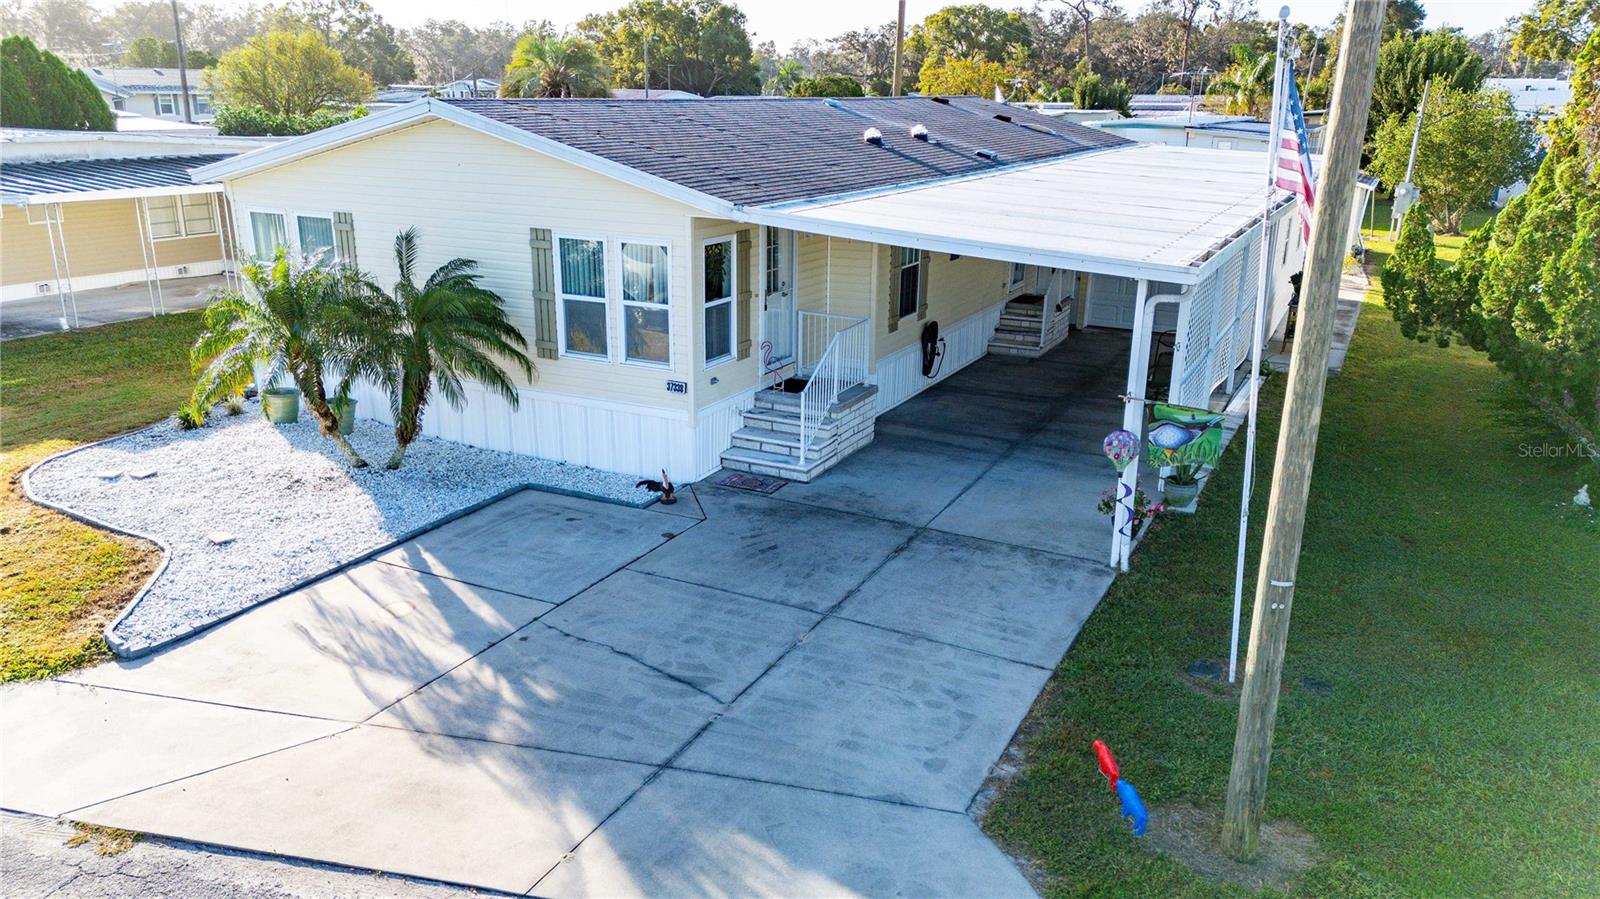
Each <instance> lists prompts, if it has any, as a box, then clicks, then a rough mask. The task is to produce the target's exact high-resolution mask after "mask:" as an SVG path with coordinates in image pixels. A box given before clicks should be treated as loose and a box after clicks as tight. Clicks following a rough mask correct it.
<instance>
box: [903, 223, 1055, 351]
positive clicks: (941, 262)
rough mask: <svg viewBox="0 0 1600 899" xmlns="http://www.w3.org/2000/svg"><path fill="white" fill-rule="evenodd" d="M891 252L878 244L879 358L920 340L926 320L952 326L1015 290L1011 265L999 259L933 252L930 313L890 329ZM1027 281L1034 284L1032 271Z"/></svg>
mask: <svg viewBox="0 0 1600 899" xmlns="http://www.w3.org/2000/svg"><path fill="white" fill-rule="evenodd" d="M889 253H890V248H889V247H886V246H879V247H878V256H879V266H878V268H879V272H878V276H877V282H878V290H879V291H880V292H881V293H880V295H881V296H883V297H885V299H884V304H885V305H884V308H882V309H876V311H875V313H874V315H873V333H874V334H875V335H876V350H875V357H874V358H875V359H882V358H883V357H885V356H887V355H889V354H890V353H893V352H895V351H896V350H900V349H903V348H905V347H908V346H910V345H912V344H914V343H916V342H917V339H918V338H919V337H920V335H921V334H922V327H923V325H924V323H925V322H929V321H937V322H938V323H939V326H940V328H941V329H946V328H949V326H951V325H954V324H955V323H956V322H959V321H961V320H962V319H964V318H966V317H968V316H970V315H973V314H975V313H977V312H980V311H982V310H984V309H987V308H989V307H990V306H993V305H995V304H996V303H999V302H1001V301H1002V300H1005V299H1006V298H1007V297H1008V296H1010V295H1011V293H1012V291H1011V290H1010V289H1009V288H1008V286H1007V282H1008V281H1009V279H1010V274H1011V264H1010V263H1008V262H998V261H995V260H993V259H979V258H977V257H974V256H962V257H961V258H959V259H956V260H954V261H952V260H951V259H950V254H948V253H929V254H928V256H929V264H928V271H927V273H926V274H927V278H928V316H927V318H926V319H923V320H922V321H919V320H917V318H916V317H915V316H910V317H907V318H903V319H901V320H900V327H899V328H898V329H896V330H895V331H892V332H891V331H890V330H889V328H888V320H887V314H888V311H889V310H888V308H887V305H886V304H887V303H888V299H887V296H888V293H887V292H888V290H889V258H890V257H889ZM1024 283H1025V284H1031V283H1032V273H1031V272H1030V275H1029V279H1028V280H1026V281H1025V282H1024Z"/></svg>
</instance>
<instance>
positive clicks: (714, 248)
mask: <svg viewBox="0 0 1600 899" xmlns="http://www.w3.org/2000/svg"><path fill="white" fill-rule="evenodd" d="M734 255H735V254H734V245H733V238H732V237H731V236H730V237H721V238H718V239H716V240H710V241H707V242H706V245H705V276H706V364H707V365H711V364H714V363H717V362H722V361H724V360H726V359H731V358H733V328H734V322H733V316H734V312H733V297H734V294H735V293H736V292H737V291H738V289H739V288H738V284H737V283H736V282H737V280H738V278H737V275H736V272H735V268H736V266H735V260H734Z"/></svg>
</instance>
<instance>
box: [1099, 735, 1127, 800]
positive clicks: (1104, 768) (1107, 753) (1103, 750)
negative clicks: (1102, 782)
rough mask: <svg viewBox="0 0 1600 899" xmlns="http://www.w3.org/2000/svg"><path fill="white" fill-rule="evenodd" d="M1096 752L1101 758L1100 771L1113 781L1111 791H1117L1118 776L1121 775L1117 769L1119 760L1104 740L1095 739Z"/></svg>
mask: <svg viewBox="0 0 1600 899" xmlns="http://www.w3.org/2000/svg"><path fill="white" fill-rule="evenodd" d="M1094 754H1095V757H1097V758H1099V759H1100V773H1101V774H1104V775H1105V776H1106V780H1109V781H1111V792H1113V793H1115V792H1116V791H1117V778H1118V777H1120V776H1121V772H1120V771H1118V770H1117V760H1116V759H1115V758H1114V757H1112V755H1111V747H1109V746H1107V745H1106V744H1105V741H1103V740H1096V741H1094Z"/></svg>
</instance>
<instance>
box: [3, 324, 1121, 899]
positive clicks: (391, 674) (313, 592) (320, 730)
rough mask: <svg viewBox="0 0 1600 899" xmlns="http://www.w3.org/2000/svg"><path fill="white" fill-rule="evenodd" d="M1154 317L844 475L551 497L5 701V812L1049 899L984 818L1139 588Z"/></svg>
mask: <svg viewBox="0 0 1600 899" xmlns="http://www.w3.org/2000/svg"><path fill="white" fill-rule="evenodd" d="M1123 340H1125V338H1119V337H1117V336H1115V335H1107V334H1103V333H1092V334H1089V335H1084V336H1075V337H1074V338H1073V339H1072V340H1070V341H1069V342H1068V344H1067V345H1066V346H1065V347H1063V348H1061V349H1059V350H1057V351H1056V352H1055V353H1053V354H1051V356H1049V357H1047V358H1046V359H1043V360H1037V361H1033V362H1025V363H1024V362H1015V361H1011V360H1000V359H993V358H991V359H985V360H983V361H980V362H979V363H977V364H975V365H973V366H972V367H970V368H969V369H967V370H966V371H963V372H961V373H959V374H957V375H956V376H954V377H952V378H951V379H950V380H949V381H948V382H946V383H945V384H944V385H942V386H940V387H939V388H937V389H935V390H932V391H929V392H928V393H926V394H924V395H923V396H921V397H920V398H918V399H915V400H913V401H911V402H909V403H907V404H905V405H904V406H902V407H901V408H900V409H897V410H896V411H895V412H893V413H891V414H889V415H887V416H885V417H883V418H882V419H880V421H879V423H878V431H879V436H878V438H877V440H876V441H875V442H874V443H873V444H872V445H871V446H869V447H867V448H866V449H865V450H863V451H862V452H860V453H859V454H857V455H856V456H854V457H852V458H851V459H849V460H847V461H846V462H844V463H842V464H841V465H839V466H838V467H837V468H835V469H834V470H833V471H832V472H830V473H829V474H828V475H827V476H825V477H823V478H822V479H820V480H818V481H817V482H815V483H813V484H809V485H800V484H790V485H787V486H785V487H784V488H782V489H781V490H779V491H778V492H777V493H776V494H774V495H772V496H762V495H758V494H753V493H746V492H741V491H735V490H729V489H726V488H720V487H716V486H713V485H711V484H710V483H709V482H702V483H701V484H699V485H695V486H694V488H692V489H691V490H686V491H684V496H683V501H682V502H680V503H679V504H677V505H676V506H674V507H662V506H656V507H652V508H651V509H647V510H635V509H628V508H623V507H620V506H613V505H607V504H603V503H599V502H593V501H589V500H583V499H574V498H570V497H564V496H556V495H552V494H545V493H538V492H533V491H525V492H523V493H520V494H517V495H514V496H512V497H510V498H508V499H506V500H503V501H501V502H500V503H497V504H496V505H494V506H491V507H488V508H486V509H483V510H481V511H479V512H476V513H474V514H472V515H469V516H467V517H464V518H462V519H458V520H456V521H454V522H451V523H449V524H447V525H444V526H443V527H440V528H438V529H436V530H434V531H431V532H429V533H427V534H424V535H422V536H420V537H418V538H417V539H415V540H413V541H411V542H409V543H406V544H403V545H401V546H399V547H397V548H395V549H394V550H392V551H390V552H388V553H385V554H383V555H381V556H379V557H378V558H377V559H375V560H372V561H369V562H367V563H365V564H362V565H360V566H357V567H356V568H353V569H351V570H349V571H347V572H344V573H341V574H338V575H336V576H333V577H330V578H328V579H325V580H324V581H322V582H319V583H318V584H316V585H313V586H312V587H310V588H307V589H305V590H302V591H299V592H297V593H295V594H292V595H290V596H288V597H285V598H283V599H280V600H277V601H275V602H272V603H269V604H267V605H265V606H262V607H260V608H258V609H256V610H253V611H252V612H250V613H247V614H245V615H243V616H241V617H239V618H237V619H235V620H233V621H231V622H229V623H226V624H224V625H222V626H220V627H218V628H216V629H214V630H212V631H209V632H207V633H204V634H201V635H199V636H198V637H196V638H194V639H191V640H189V641H187V642H185V643H183V644H180V645H178V646H176V647H174V648H172V649H170V650H167V651H165V652H162V653H160V654H157V655H155V656H153V657H150V658H147V659H142V660H138V661H134V662H128V663H120V664H111V665H102V666H99V667H96V668H92V669H87V670H84V671H80V672H75V673H73V674H69V675H67V676H64V677H62V678H60V679H58V680H56V681H53V682H47V683H42V684H30V685H25V686H20V687H13V688H8V689H6V690H4V691H0V725H3V727H4V729H5V731H6V733H7V734H8V737H9V739H8V741H7V742H8V747H7V749H8V751H7V752H6V753H5V754H4V758H3V759H0V806H3V807H5V808H8V809H13V810H17V811H25V812H29V813H33V814H37V815H45V816H65V817H68V818H72V819H75V820H83V821H88V822H93V823H96V824H103V825H108V826H113V827H120V828H127V829H131V830H137V831H142V832H148V833H154V834H161V835H164V836H167V837H171V838H176V839H181V840H191V841H196V842H200V843H206V844H211V845H215V846H226V847H234V848H238V849H245V850H251V851H255V852H263V853H274V854H278V855H283V856H289V857H294V858H300V859H314V860H317V861H321V862H330V863H336V864H339V865H345V866H349V867H351V868H357V869H368V870H379V871H386V872H393V873H397V874H404V875H414V876H417V877H424V878H430V879H434V880H439V881H446V882H450V883H458V884H469V885H474V886H479V887H485V888H489V889H495V890H503V891H508V892H515V893H524V892H531V893H532V894H534V895H540V896H594V895H607V896H611V895H663V894H667V895H682V894H705V893H713V894H725V895H779V894H782V895H798V894H807V895H815V894H831V895H838V894H861V895H890V894H898V895H915V896H933V895H958V896H971V895H984V896H1006V895H1018V896H1026V895H1031V894H1032V889H1031V887H1030V885H1029V884H1028V882H1027V881H1026V880H1025V879H1024V878H1023V876H1022V875H1021V874H1020V873H1019V872H1018V870H1017V869H1016V867H1015V866H1014V865H1013V864H1012V862H1011V861H1010V860H1009V859H1008V858H1006V857H1005V856H1004V855H1003V854H1002V853H1001V852H1000V851H999V850H998V849H997V848H996V847H995V846H994V845H993V844H992V843H991V842H990V841H989V840H988V838H987V837H986V836H985V835H984V834H983V833H982V831H981V830H980V829H979V828H978V826H977V824H976V823H975V822H974V820H973V819H972V817H971V815H970V814H969V810H970V808H971V806H972V803H973V800H974V797H975V796H976V795H977V793H978V792H979V790H980V789H981V787H982V785H983V781H984V779H985V777H986V776H987V775H988V773H989V770H990V768H991V766H992V765H993V764H994V762H995V761H996V760H997V759H998V758H999V757H1000V755H1001V753H1002V752H1003V751H1004V749H1005V747H1006V745H1007V744H1008V743H1009V741H1010V740H1011V738H1012V736H1013V734H1014V732H1015V730H1016V728H1017V726H1018V724H1019V723H1020V722H1021V721H1022V719H1023V717H1024V715H1025V714H1026V713H1027V711H1028V708H1029V706H1030V705H1031V704H1032V702H1033V700H1034V698H1035V697H1036V696H1037V694H1038V692H1039V690H1040V689H1041V688H1042V687H1043V685H1044V683H1045V681H1046V679H1047V678H1048V677H1049V674H1050V672H1051V670H1052V669H1053V668H1054V666H1055V665H1056V664H1057V663H1058V662H1059V660H1060V659H1061V657H1062V655H1063V654H1064V653H1065V652H1066V651H1067V648H1068V647H1069V646H1070V645H1071V643H1072V640H1073V638H1074V637H1075V636H1076V634H1077V632H1078V630H1079V628H1080V627H1081V626H1082V625H1083V623H1084V621H1085V620H1086V619H1087V618H1088V616H1089V614H1090V613H1091V612H1092V611H1093V609H1094V607H1095V605H1096V604H1097V603H1098V601H1099V599H1100V597H1101V595H1102V594H1103V592H1104V591H1105V589H1106V587H1107V585H1108V584H1109V582H1110V580H1111V576H1112V575H1111V571H1110V569H1109V568H1107V567H1106V565H1105V561H1104V558H1105V551H1106V544H1107V542H1108V538H1109V530H1110V529H1109V525H1108V524H1107V522H1106V519H1104V518H1103V517H1101V516H1099V515H1098V514H1096V513H1095V511H1094V508H1093V507H1094V502H1095V500H1096V498H1097V497H1098V495H1099V493H1100V491H1101V490H1102V489H1103V488H1104V487H1105V486H1107V485H1108V484H1109V483H1110V480H1111V474H1110V468H1109V466H1108V465H1107V464H1106V463H1105V461H1104V459H1103V458H1102V457H1101V454H1100V449H1099V442H1100V439H1101V438H1102V437H1103V435H1104V434H1105V432H1106V431H1107V430H1109V429H1110V428H1112V427H1115V426H1116V423H1117V421H1118V420H1119V419H1120V415H1121V407H1120V404H1118V403H1117V402H1116V401H1115V394H1116V393H1117V392H1118V390H1117V386H1116V382H1117V380H1118V379H1119V378H1118V374H1117V366H1116V365H1115V364H1114V363H1115V360H1116V358H1117V357H1118V356H1120V355H1122V354H1123V353H1124V352H1125V350H1124V349H1123V346H1122V341H1123ZM974 410H979V411H977V412H974ZM534 522H538V524H537V525H534V524H532V523H534ZM16 735H25V737H24V738H22V739H18V738H17V736H16Z"/></svg>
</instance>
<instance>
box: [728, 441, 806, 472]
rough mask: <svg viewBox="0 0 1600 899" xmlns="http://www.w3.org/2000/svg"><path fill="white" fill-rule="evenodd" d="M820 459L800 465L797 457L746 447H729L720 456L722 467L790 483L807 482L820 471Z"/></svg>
mask: <svg viewBox="0 0 1600 899" xmlns="http://www.w3.org/2000/svg"><path fill="white" fill-rule="evenodd" d="M823 466H824V461H823V460H822V459H816V460H808V462H807V464H805V465H801V464H800V459H799V457H797V456H791V455H788V454H786V453H769V452H765V451H763V450H755V449H750V448H748V447H742V446H734V447H729V448H728V449H727V450H726V451H724V452H723V454H722V467H723V468H731V469H733V470H734V471H746V472H749V473H751V474H764V475H768V476H770V477H775V478H788V479H789V480H791V481H809V480H811V479H812V478H813V477H816V475H817V474H818V473H819V472H820V471H821V470H822V468H823Z"/></svg>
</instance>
